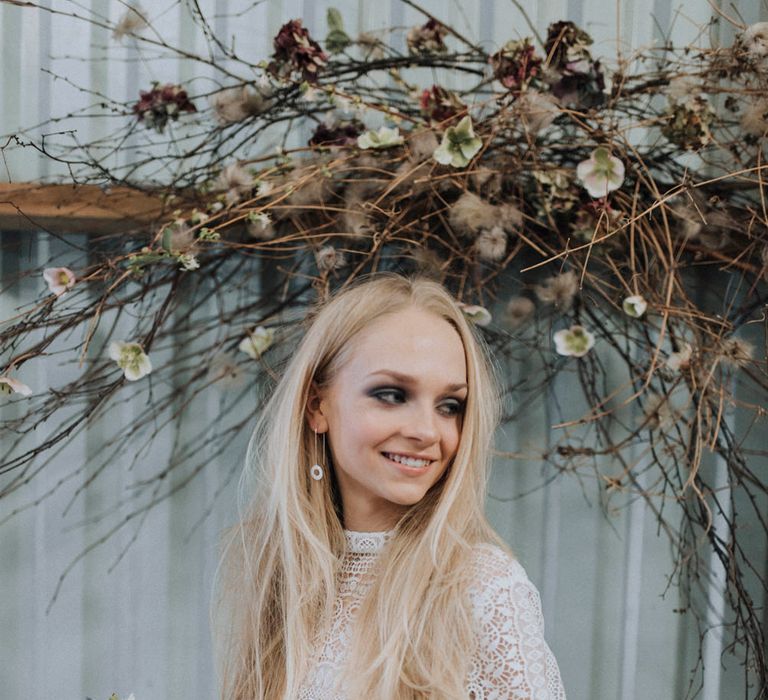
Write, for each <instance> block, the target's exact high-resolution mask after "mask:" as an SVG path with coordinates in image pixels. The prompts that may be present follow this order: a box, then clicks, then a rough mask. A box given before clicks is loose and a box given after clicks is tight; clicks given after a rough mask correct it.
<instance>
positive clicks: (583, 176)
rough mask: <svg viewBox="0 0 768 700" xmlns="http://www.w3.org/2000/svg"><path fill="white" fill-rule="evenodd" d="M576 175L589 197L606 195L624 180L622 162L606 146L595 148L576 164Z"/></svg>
mask: <svg viewBox="0 0 768 700" xmlns="http://www.w3.org/2000/svg"><path fill="white" fill-rule="evenodd" d="M576 176H577V177H578V178H579V180H581V184H582V185H584V187H585V189H586V190H587V192H589V194H590V196H591V197H594V198H595V199H597V198H598V197H607V196H608V193H609V192H612V191H613V190H617V189H619V187H621V183H622V182H624V163H622V162H621V161H620V160H619V159H618V158H616V157H615V156H612V155H611V154H610V152H609V151H608V149H607V148H596V149H595V150H594V151H592V154H591V155H590V156H589V158H587V160H583V161H581V163H579V164H578V166H577V167H576Z"/></svg>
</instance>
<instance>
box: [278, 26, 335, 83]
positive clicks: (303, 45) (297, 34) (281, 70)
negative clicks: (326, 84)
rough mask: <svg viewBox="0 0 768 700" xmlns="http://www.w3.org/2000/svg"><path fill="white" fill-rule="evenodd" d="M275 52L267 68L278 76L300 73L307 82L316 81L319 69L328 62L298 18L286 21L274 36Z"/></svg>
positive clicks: (284, 76)
mask: <svg viewBox="0 0 768 700" xmlns="http://www.w3.org/2000/svg"><path fill="white" fill-rule="evenodd" d="M274 47H275V53H274V56H273V59H274V60H273V61H272V62H271V63H270V64H269V67H268V70H269V71H270V72H271V73H272V74H274V75H276V76H279V77H282V78H287V77H290V75H291V73H293V72H294V71H296V72H299V73H301V76H302V79H303V80H306V81H307V82H309V83H314V82H317V76H318V74H319V71H320V70H321V69H322V68H323V66H325V64H326V63H327V62H328V56H327V55H326V54H325V53H323V50H322V49H321V48H320V44H318V43H317V42H316V41H315V40H314V39H313V38H312V37H311V36H309V32H308V31H307V30H306V29H305V28H304V27H303V26H302V24H301V20H300V19H292V20H291V21H290V22H286V23H285V24H284V25H283V26H282V27H280V31H279V32H278V33H277V36H275V41H274Z"/></svg>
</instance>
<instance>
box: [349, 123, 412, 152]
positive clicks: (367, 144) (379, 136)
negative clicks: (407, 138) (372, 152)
mask: <svg viewBox="0 0 768 700" xmlns="http://www.w3.org/2000/svg"><path fill="white" fill-rule="evenodd" d="M402 143H403V137H402V136H401V135H400V129H398V128H397V127H394V128H390V127H388V126H382V127H381V128H380V129H379V130H378V131H366V132H365V133H364V134H360V136H358V137H357V147H358V148H362V149H366V148H392V146H399V145H401V144H402Z"/></svg>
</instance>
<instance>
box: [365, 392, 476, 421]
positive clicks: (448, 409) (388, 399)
mask: <svg viewBox="0 0 768 700" xmlns="http://www.w3.org/2000/svg"><path fill="white" fill-rule="evenodd" d="M368 396H370V397H372V398H375V399H378V400H379V401H381V402H382V403H386V404H390V405H398V404H401V403H405V401H406V400H407V398H408V394H407V392H406V391H405V390H404V389H399V388H397V387H376V388H374V389H371V390H370V391H369V392H368ZM465 405H466V401H465V400H464V399H459V398H449V399H446V400H445V401H443V402H442V403H441V404H440V405H439V406H438V410H439V411H440V413H442V414H443V415H445V416H458V415H462V414H463V413H464V407H465Z"/></svg>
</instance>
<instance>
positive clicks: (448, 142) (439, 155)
mask: <svg viewBox="0 0 768 700" xmlns="http://www.w3.org/2000/svg"><path fill="white" fill-rule="evenodd" d="M482 146H483V142H482V140H481V139H480V138H479V137H478V136H475V130H474V129H473V128H472V119H471V118H470V117H469V116H466V117H464V118H463V119H462V120H461V121H460V122H459V123H458V124H457V125H456V126H449V127H448V128H447V129H446V130H445V133H444V134H443V140H442V142H441V143H440V145H439V146H438V147H437V148H436V149H435V152H434V153H433V154H432V157H433V158H434V159H435V160H436V161H437V162H438V163H442V164H443V165H450V166H452V167H454V168H465V167H466V166H467V165H469V161H470V160H472V158H474V157H475V155H476V154H477V152H478V151H479V150H480V149H481V148H482Z"/></svg>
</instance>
